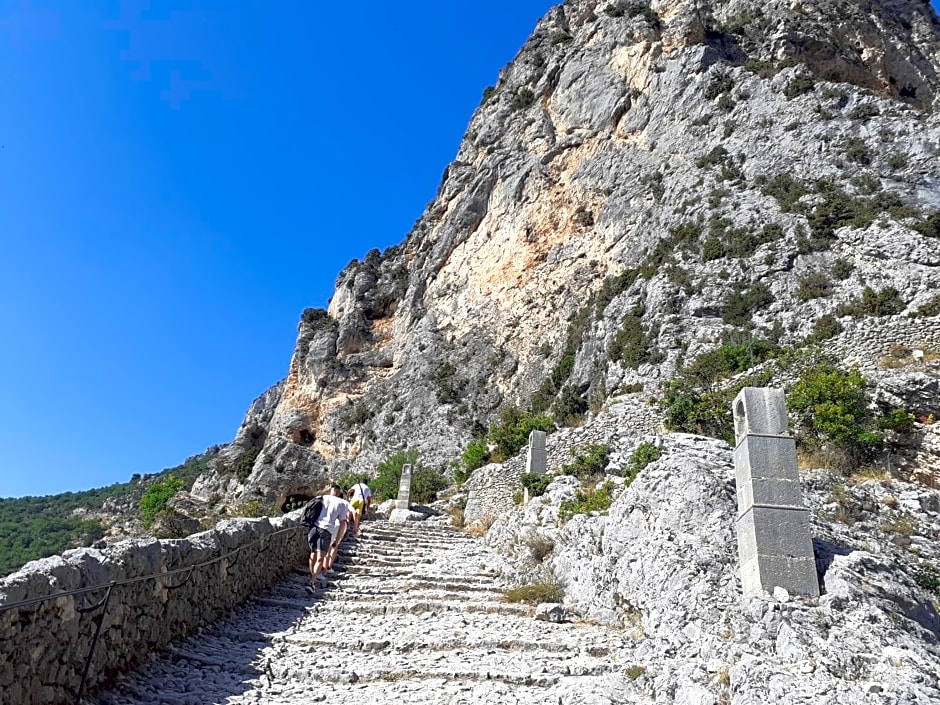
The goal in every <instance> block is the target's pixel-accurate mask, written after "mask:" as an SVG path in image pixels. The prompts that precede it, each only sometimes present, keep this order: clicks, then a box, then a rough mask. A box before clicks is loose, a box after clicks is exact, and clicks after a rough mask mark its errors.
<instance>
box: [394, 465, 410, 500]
mask: <svg viewBox="0 0 940 705" xmlns="http://www.w3.org/2000/svg"><path fill="white" fill-rule="evenodd" d="M413 469H414V468H413V467H412V466H411V465H405V466H404V467H403V468H402V469H401V478H400V479H399V480H398V499H396V500H395V509H409V508H410V507H411V475H412V471H413Z"/></svg>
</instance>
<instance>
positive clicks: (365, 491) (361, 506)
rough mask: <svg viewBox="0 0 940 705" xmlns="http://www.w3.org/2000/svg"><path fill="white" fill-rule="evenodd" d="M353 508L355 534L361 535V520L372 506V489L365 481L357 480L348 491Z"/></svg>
mask: <svg viewBox="0 0 940 705" xmlns="http://www.w3.org/2000/svg"><path fill="white" fill-rule="evenodd" d="M346 495H347V496H348V497H349V503H350V504H351V505H352V509H353V524H354V525H353V533H352V535H353V536H358V535H359V522H360V521H362V517H363V515H365V514H366V513H368V511H369V507H370V506H372V490H370V489H369V486H368V485H367V484H366V483H364V482H357V483H356V484H355V485H353V486H352V487H350V488H349V491H348V492H347V493H346Z"/></svg>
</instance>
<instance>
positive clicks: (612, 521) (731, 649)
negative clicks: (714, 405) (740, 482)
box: [486, 434, 940, 704]
mask: <svg viewBox="0 0 940 705" xmlns="http://www.w3.org/2000/svg"><path fill="white" fill-rule="evenodd" d="M612 440H613V441H614V443H615V445H614V448H615V450H616V451H618V452H620V454H621V455H623V454H624V451H626V450H627V447H628V446H625V445H624V444H618V443H617V442H616V438H613V439H612ZM662 447H663V454H662V457H660V458H659V459H658V460H656V461H654V462H652V463H651V464H650V465H648V466H647V467H646V468H645V469H644V470H642V471H641V472H640V474H639V476H638V477H637V479H636V480H634V481H633V483H632V484H631V485H629V487H627V488H626V489H623V490H617V491H616V493H617V494H616V498H615V500H614V501H613V503H612V505H611V506H610V509H609V511H607V512H606V513H603V514H602V513H599V512H594V513H592V514H589V515H588V514H579V515H577V516H575V517H573V518H572V519H571V520H570V521H567V522H562V521H559V509H560V507H561V505H562V502H563V501H565V500H571V499H572V498H573V497H574V495H575V492H576V491H577V490H579V489H580V487H581V483H579V482H578V481H577V480H576V479H575V478H573V477H570V476H561V477H559V478H558V479H557V480H556V481H555V482H554V483H553V484H552V485H550V486H549V489H548V492H547V493H546V494H545V495H544V496H542V497H537V498H535V499H533V500H532V501H531V502H530V503H529V504H528V505H526V506H525V507H521V508H518V509H517V510H515V511H513V512H510V513H508V514H505V515H503V516H502V517H500V518H499V519H497V520H496V522H495V523H494V524H493V526H492V527H491V528H490V530H489V532H488V534H487V538H486V540H487V543H488V544H489V545H490V546H491V547H493V548H495V549H497V550H499V551H500V552H501V554H502V555H503V556H504V561H503V567H502V571H503V573H504V574H505V575H506V576H507V577H508V578H509V579H511V580H513V581H515V582H517V583H523V584H524V583H531V582H536V581H540V582H555V583H558V584H559V585H561V586H563V588H564V591H565V608H566V609H567V610H568V611H569V613H573V614H578V615H580V616H582V617H584V618H588V619H593V620H598V621H601V622H604V623H607V624H610V625H612V626H616V627H619V628H624V629H627V630H628V631H629V632H630V633H632V634H633V635H634V638H635V640H636V644H635V649H634V651H633V653H632V655H631V660H632V662H634V663H637V664H640V665H641V666H642V667H643V673H642V676H641V677H639V678H637V679H636V680H634V681H632V682H631V683H630V684H629V688H628V692H629V695H624V699H623V701H622V702H652V701H654V700H655V699H656V698H657V696H658V695H659V694H662V693H668V694H670V698H673V699H674V700H675V702H710V703H714V702H722V701H724V702H732V703H736V704H741V703H772V702H787V703H803V702H805V703H810V702H818V701H819V698H820V697H823V696H825V697H829V698H831V699H833V701H838V702H867V701H868V700H867V699H868V698H871V697H872V696H873V695H875V694H883V695H884V697H887V698H893V700H890V701H891V702H911V703H913V702H933V701H934V700H937V699H938V698H940V683H938V680H937V674H936V669H935V668H933V666H932V665H931V664H934V663H936V662H937V660H938V658H940V649H938V643H940V617H938V614H937V608H938V603H937V601H936V597H937V596H936V594H935V593H931V592H930V589H929V586H930V585H931V583H930V582H929V580H925V579H924V578H921V579H920V582H918V576H919V575H921V576H928V577H929V575H933V573H928V572H925V571H930V570H932V567H931V566H935V565H937V564H938V563H937V562H938V558H940V552H938V550H937V546H936V537H937V536H938V534H940V513H938V509H940V505H938V503H937V502H938V500H937V493H936V492H935V491H931V490H926V489H924V488H921V487H917V486H915V485H910V484H907V483H903V482H899V481H897V480H890V479H889V478H888V476H883V477H880V478H875V479H871V480H867V481H861V482H859V480H855V481H851V482H847V481H846V480H845V479H844V478H838V477H834V476H833V475H832V474H830V473H829V472H828V471H822V470H816V471H810V472H809V473H806V474H804V479H805V481H806V483H807V498H808V500H809V504H810V505H811V507H812V509H813V516H814V521H813V525H812V530H813V536H814V549H815V553H816V556H817V568H818V571H819V574H820V576H821V580H820V584H821V586H822V588H823V591H824V594H823V595H822V597H820V598H819V599H803V598H791V597H790V596H788V595H786V594H780V595H779V596H778V598H777V599H775V598H774V597H771V596H770V595H766V596H763V597H759V598H746V597H742V596H741V583H740V575H739V565H738V560H737V543H736V539H735V533H734V526H735V518H736V507H735V489H734V468H733V465H732V463H731V452H730V448H728V446H727V445H725V444H723V443H721V442H719V441H715V440H712V439H706V438H702V437H696V436H687V435H682V434H670V435H667V436H664V437H663V438H662ZM611 479H613V480H617V479H618V478H617V477H616V476H615V477H613V478H611ZM536 549H538V550H536ZM934 578H935V579H936V576H934ZM934 589H936V588H935V587H934ZM784 593H785V591H784Z"/></svg>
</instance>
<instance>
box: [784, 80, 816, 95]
mask: <svg viewBox="0 0 940 705" xmlns="http://www.w3.org/2000/svg"><path fill="white" fill-rule="evenodd" d="M815 86H816V79H815V78H813V77H812V76H797V77H796V78H794V79H791V80H790V82H789V83H788V84H787V86H786V88H784V89H783V95H785V96H786V98H787V100H793V99H794V98H796V97H797V96H801V95H803V94H804V93H809V92H810V91H811V90H813V88H814V87H815Z"/></svg>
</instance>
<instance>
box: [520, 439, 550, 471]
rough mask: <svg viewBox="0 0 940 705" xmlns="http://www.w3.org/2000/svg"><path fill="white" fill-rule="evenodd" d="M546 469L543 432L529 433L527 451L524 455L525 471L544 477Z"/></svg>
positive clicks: (546, 460)
mask: <svg viewBox="0 0 940 705" xmlns="http://www.w3.org/2000/svg"><path fill="white" fill-rule="evenodd" d="M547 469H548V459H547V456H546V453H545V431H532V432H530V433H529V450H528V452H527V453H526V459H525V471H526V472H531V473H534V474H536V475H544V474H545V471H546V470H547Z"/></svg>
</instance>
